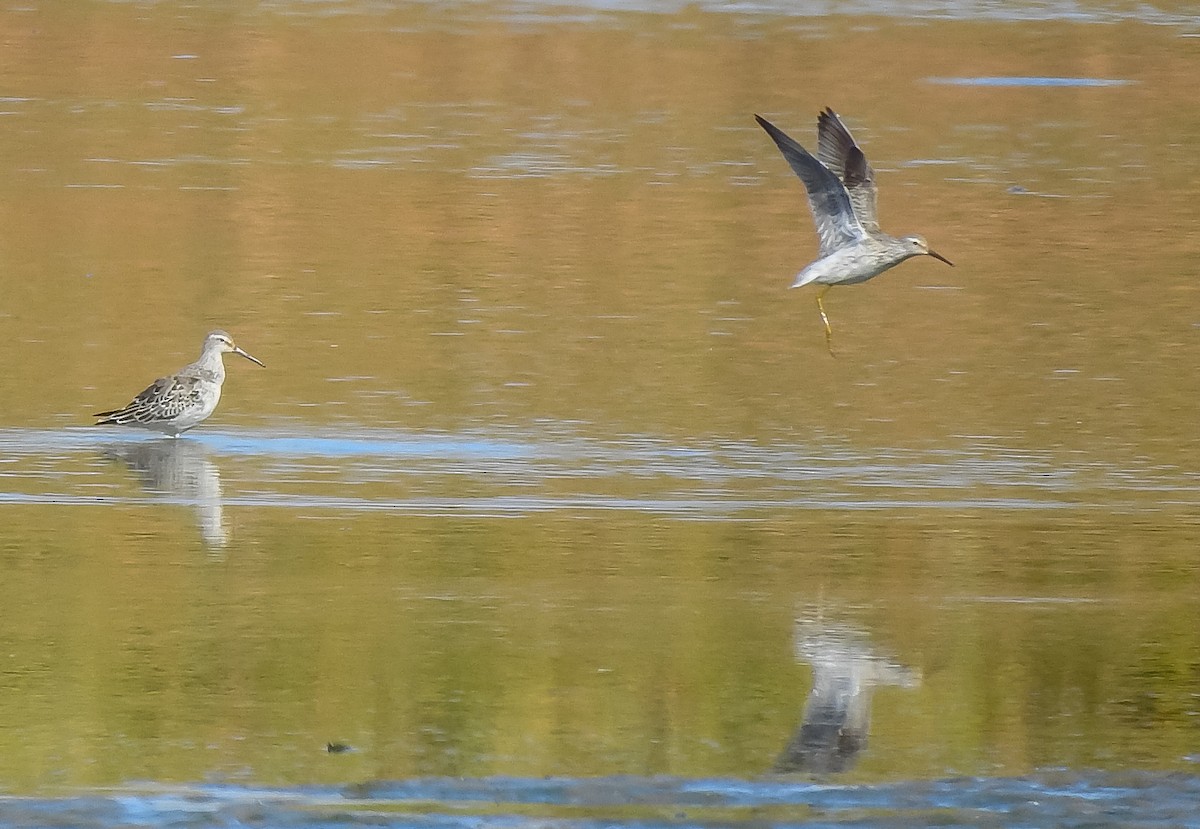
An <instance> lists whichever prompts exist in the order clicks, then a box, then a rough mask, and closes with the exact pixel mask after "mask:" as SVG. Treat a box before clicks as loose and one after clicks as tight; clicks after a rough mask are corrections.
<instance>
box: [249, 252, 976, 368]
mask: <svg viewBox="0 0 1200 829" xmlns="http://www.w3.org/2000/svg"><path fill="white" fill-rule="evenodd" d="M929 255H930V256H932V257H933V258H934V259H940V260H941V261H943V262H945V263H946V264H947V265H949V266H950V267H952V268H953V267H954V263H953V262H951V261H950V260H949V259H947V258H946V257H945V256H942V255H941V254H940V253H938V252H937V251H936V250H931V251H929ZM246 356H247V357H249V356H250V355H249V354H247V355H246ZM254 362H256V363H258V360H255V361H254ZM258 364H259V365H260V366H261V365H262V363H258Z"/></svg>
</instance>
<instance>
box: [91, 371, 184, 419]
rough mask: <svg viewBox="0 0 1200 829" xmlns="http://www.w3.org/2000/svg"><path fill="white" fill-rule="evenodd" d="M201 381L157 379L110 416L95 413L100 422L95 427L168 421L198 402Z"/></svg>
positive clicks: (173, 378)
mask: <svg viewBox="0 0 1200 829" xmlns="http://www.w3.org/2000/svg"><path fill="white" fill-rule="evenodd" d="M199 385H200V378H198V377H190V376H186V375H176V376H174V377H160V378H159V379H157V380H155V381H154V383H153V384H152V385H150V386H149V387H147V388H146V390H145V391H143V392H142V393H141V394H139V395H138V396H137V397H135V398H133V400H132V402H130V404H129V405H128V406H125V407H124V408H120V409H113V410H112V411H110V412H97V413H96V417H99V418H103V419H102V420H101V421H100V422H99V423H98V424H97V425H103V424H107V423H116V424H118V425H124V424H128V423H153V422H156V421H164V420H170V419H172V418H174V417H176V416H178V415H179V414H180V413H181V412H183V411H184V410H185V409H188V408H190V407H192V406H196V405H197V404H198V403H199V400H200V390H199Z"/></svg>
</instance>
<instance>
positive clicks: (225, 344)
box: [204, 330, 266, 368]
mask: <svg viewBox="0 0 1200 829" xmlns="http://www.w3.org/2000/svg"><path fill="white" fill-rule="evenodd" d="M204 350H205V351H216V352H218V353H220V354H229V353H233V354H241V355H242V356H243V357H245V358H246V359H247V360H249V361H250V362H252V363H258V364H259V365H260V366H263V368H266V366H264V365H263V364H262V361H261V360H259V359H258V358H257V357H252V356H250V355H249V354H247V353H246V352H245V351H242V350H241V349H240V348H238V347H237V346H236V345H234V343H233V337H231V336H229V335H228V334H226V333H225V332H224V331H221V330H217V331H210V332H209V334H208V336H207V337H205V338H204Z"/></svg>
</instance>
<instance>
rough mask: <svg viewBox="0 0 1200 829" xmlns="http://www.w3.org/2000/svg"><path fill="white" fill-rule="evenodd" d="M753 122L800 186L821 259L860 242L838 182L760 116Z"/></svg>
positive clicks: (860, 230)
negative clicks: (761, 130) (779, 153)
mask: <svg viewBox="0 0 1200 829" xmlns="http://www.w3.org/2000/svg"><path fill="white" fill-rule="evenodd" d="M754 118H755V120H757V121H758V125H759V126H760V127H762V128H763V129H764V130H766V131H767V135H769V136H771V140H772V141H774V142H775V146H777V147H778V148H779V152H781V153H783V157H784V159H785V160H786V161H787V163H788V165H789V166H790V167H791V168H792V171H793V172H794V173H795V174H796V175H798V176H799V177H800V180H801V181H802V182H804V189H805V190H806V191H807V192H808V206H809V208H810V209H811V210H812V215H813V222H814V223H815V224H816V226H817V237H818V238H819V239H820V240H821V255H822V256H823V255H825V254H827V253H830V252H831V251H834V250H837V249H838V248H840V247H844V246H845V245H847V244H849V243H851V242H853V241H855V240H857V239H860V238H862V236H863V227H862V225H861V224H860V223H859V221H858V219H857V218H856V217H855V215H854V207H853V205H852V204H851V203H850V195H849V194H848V193H847V192H846V188H845V187H844V186H842V182H841V181H840V180H839V178H838V177H837V176H836V175H834V174H833V172H832V171H831V170H830V169H829V168H828V167H826V166H825V165H824V164H822V163H821V162H820V161H818V160H817V159H815V158H813V156H812V155H811V154H810V153H809V152H808V150H806V149H804V148H803V147H801V146H800V145H799V144H797V143H796V142H795V141H794V140H793V139H792V138H791V137H789V136H788V134H787V133H785V132H784V131H783V130H781V129H779V127H777V126H775V125H774V124H772V123H771V122H770V121H768V120H767V119H766V118H763V117H762V116H761V115H755V116H754Z"/></svg>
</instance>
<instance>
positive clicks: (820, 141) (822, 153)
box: [817, 107, 879, 233]
mask: <svg viewBox="0 0 1200 829" xmlns="http://www.w3.org/2000/svg"><path fill="white" fill-rule="evenodd" d="M817 160H818V161H820V162H821V163H822V164H824V165H825V166H826V167H828V168H829V169H830V171H832V172H833V174H834V175H835V176H837V177H838V180H839V181H841V182H842V184H843V185H844V186H845V188H846V193H847V194H848V195H849V196H850V206H851V207H852V208H854V215H855V217H856V218H857V219H858V223H859V224H860V225H862V227H863V230H865V231H867V232H868V233H875V232H877V231H878V230H879V218H878V217H877V215H876V212H875V171H874V170H872V169H871V165H870V164H868V163H867V157H866V156H865V155H863V151H862V150H860V149H859V148H858V145H857V144H855V143H854V136H852V135H851V134H850V130H848V129H846V125H845V124H843V123H842V119H841V118H839V117H838V115H837V113H836V112H834V111H833V110H832V109H830V108H829V107H826V108H825V110H824V111H823V112H822V113H821V114H820V115H818V116H817Z"/></svg>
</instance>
